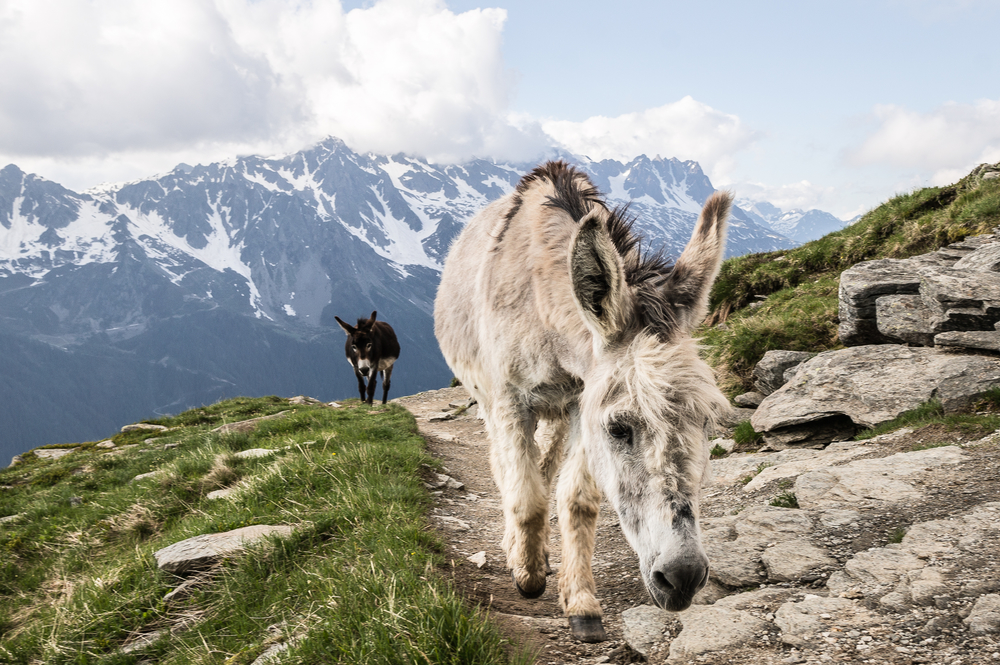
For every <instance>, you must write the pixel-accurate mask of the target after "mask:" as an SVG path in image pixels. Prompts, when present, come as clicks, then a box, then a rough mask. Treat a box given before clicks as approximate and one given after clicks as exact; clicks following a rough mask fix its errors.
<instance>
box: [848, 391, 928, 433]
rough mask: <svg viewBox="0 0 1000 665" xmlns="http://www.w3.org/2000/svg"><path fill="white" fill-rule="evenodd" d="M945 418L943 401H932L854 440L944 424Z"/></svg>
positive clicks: (867, 431)
mask: <svg viewBox="0 0 1000 665" xmlns="http://www.w3.org/2000/svg"><path fill="white" fill-rule="evenodd" d="M944 416H945V413H944V407H943V406H942V405H941V401H940V400H938V399H932V400H929V401H927V402H924V403H923V404H921V405H920V406H918V407H917V408H915V409H911V410H910V411H904V412H903V413H901V414H899V415H898V416H896V417H895V418H893V419H892V420H890V421H888V422H885V423H882V424H881V425H878V426H876V427H872V428H870V429H866V430H863V431H861V432H859V433H858V434H857V435H855V437H854V440H855V441H864V440H865V439H871V438H873V437H876V436H879V435H881V434H886V433H888V432H893V431H895V430H897V429H899V428H901V427H921V426H923V425H929V424H931V423H937V422H943V421H944Z"/></svg>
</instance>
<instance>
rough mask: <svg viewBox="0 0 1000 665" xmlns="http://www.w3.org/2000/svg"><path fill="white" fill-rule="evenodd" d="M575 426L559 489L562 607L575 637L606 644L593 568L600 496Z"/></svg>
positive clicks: (577, 422) (560, 476) (557, 489)
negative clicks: (592, 561) (592, 560)
mask: <svg viewBox="0 0 1000 665" xmlns="http://www.w3.org/2000/svg"><path fill="white" fill-rule="evenodd" d="M574 425H576V426H575V427H574V428H573V429H574V431H573V432H572V433H571V434H570V442H569V450H568V451H567V453H566V462H565V464H564V465H563V468H562V471H561V473H560V474H559V485H558V486H557V487H556V500H557V501H558V505H559V508H558V510H559V527H560V531H561V533H562V566H561V567H560V569H559V604H560V605H561V606H562V608H563V612H564V613H565V614H566V616H567V617H569V627H570V630H571V631H572V632H573V637H575V638H576V639H578V640H580V641H581V642H603V641H604V640H606V639H608V637H607V634H606V633H605V632H604V625H603V624H602V623H601V614H602V613H601V604H600V603H599V602H598V601H597V585H596V584H595V583H594V572H593V569H592V568H591V559H592V558H593V556H594V535H595V532H596V530H597V511H598V509H599V507H600V505H601V492H600V489H598V487H597V484H596V483H595V482H594V478H593V476H591V475H590V470H589V469H588V468H587V456H586V453H585V452H584V449H583V446H582V445H580V438H579V421H576V422H575V423H574Z"/></svg>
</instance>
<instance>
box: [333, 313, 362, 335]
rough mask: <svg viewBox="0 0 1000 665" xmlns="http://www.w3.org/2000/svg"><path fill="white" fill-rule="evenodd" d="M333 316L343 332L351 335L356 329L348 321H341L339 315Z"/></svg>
mask: <svg viewBox="0 0 1000 665" xmlns="http://www.w3.org/2000/svg"><path fill="white" fill-rule="evenodd" d="M333 318H335V319H337V323H339V324H340V327H341V328H343V329H344V332H345V333H347V334H348V335H353V334H354V333H355V332H356V331H357V328H355V327H354V326H352V325H351V324H349V323H346V322H344V321H342V320H341V319H340V317H339V316H334V317H333Z"/></svg>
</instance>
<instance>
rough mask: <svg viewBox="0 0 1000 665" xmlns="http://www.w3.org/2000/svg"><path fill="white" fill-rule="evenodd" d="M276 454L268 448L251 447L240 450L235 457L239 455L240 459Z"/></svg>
mask: <svg viewBox="0 0 1000 665" xmlns="http://www.w3.org/2000/svg"><path fill="white" fill-rule="evenodd" d="M273 454H274V451H273V450H269V449H267V448H249V449H247V450H241V451H240V452H238V453H236V454H234V455H233V457H239V458H240V459H256V458H258V457H269V456H271V455H273Z"/></svg>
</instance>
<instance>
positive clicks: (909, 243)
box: [701, 172, 1000, 397]
mask: <svg viewBox="0 0 1000 665" xmlns="http://www.w3.org/2000/svg"><path fill="white" fill-rule="evenodd" d="M998 223H1000V180H987V181H983V180H981V178H979V177H978V175H977V174H976V172H973V173H972V174H970V175H969V176H966V177H965V178H963V179H962V180H961V181H959V182H957V183H955V184H954V185H950V186H948V187H929V188H925V189H920V190H916V191H913V192H910V193H906V194H901V195H899V196H896V197H894V198H892V199H890V200H889V201H886V202H885V203H883V204H882V205H880V206H879V207H877V208H875V209H874V210H871V211H869V212H868V213H867V214H865V215H864V216H863V217H862V218H861V219H860V220H858V221H857V222H855V223H854V224H852V225H851V226H848V227H846V228H844V229H841V230H840V231H836V232H834V233H831V234H829V235H827V236H824V237H823V238H820V239H819V240H814V241H812V242H809V243H806V244H804V245H802V246H801V247H796V248H794V249H791V250H783V251H778V252H767V253H763V254H750V255H745V256H740V257H735V258H732V259H729V260H728V261H726V262H724V263H723V264H722V268H721V270H720V272H719V276H718V278H717V279H716V281H715V284H714V286H713V288H712V293H711V297H710V307H711V315H710V316H709V318H708V320H707V321H706V325H705V326H704V327H703V329H702V331H701V334H702V339H703V344H704V345H705V346H706V355H707V357H708V359H709V361H710V362H711V363H712V364H713V366H715V368H716V370H717V372H718V374H719V378H720V385H721V387H722V388H723V390H724V391H725V392H726V393H727V394H728V395H729V396H730V397H732V396H735V395H738V394H740V393H742V392H746V391H747V390H750V389H751V388H752V386H753V378H752V376H751V372H752V370H753V367H754V366H755V365H756V363H757V362H758V361H759V360H760V358H761V357H762V356H763V355H764V353H766V352H767V351H770V350H775V349H785V350H789V351H827V350H832V349H837V348H841V347H840V342H839V339H838V338H837V324H838V322H839V320H838V295H837V290H838V283H839V278H840V273H841V272H843V271H844V270H845V269H847V268H849V267H851V266H853V265H854V264H856V263H859V262H861V261H867V260H871V259H881V258H897V259H899V258H907V257H910V256H914V255H917V254H923V253H926V252H929V251H933V250H935V249H937V248H939V247H942V246H944V245H948V244H950V243H953V242H957V241H959V240H962V239H964V238H966V237H968V236H970V235H978V234H982V233H989V232H991V231H992V229H993V227H995V226H997V224H998ZM759 296H766V299H765V300H764V301H763V303H760V299H759ZM751 305H753V307H751Z"/></svg>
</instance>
